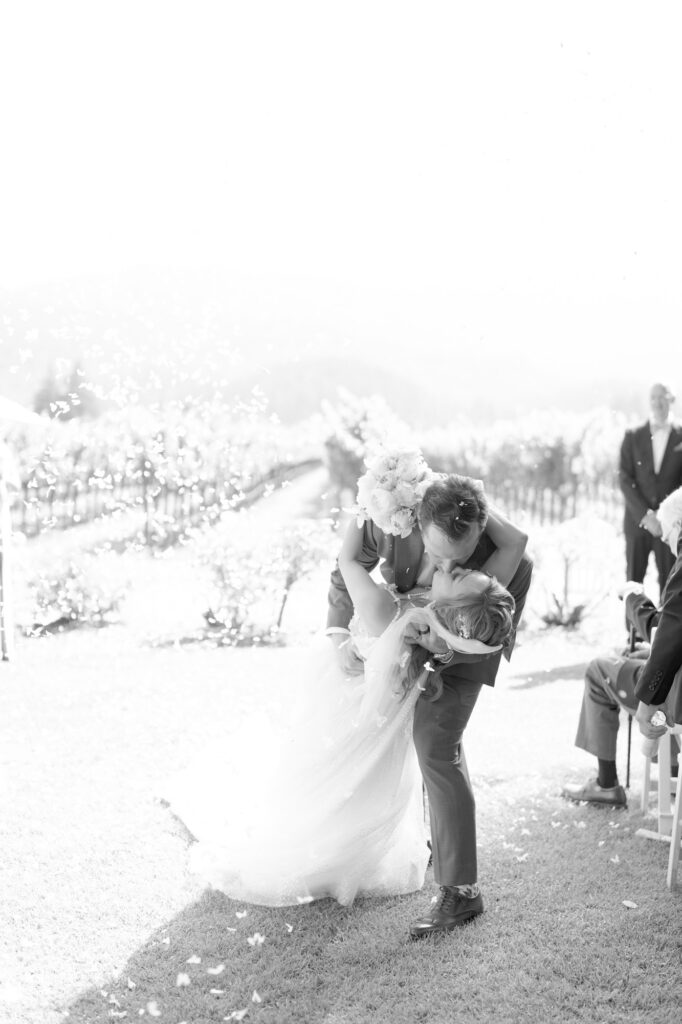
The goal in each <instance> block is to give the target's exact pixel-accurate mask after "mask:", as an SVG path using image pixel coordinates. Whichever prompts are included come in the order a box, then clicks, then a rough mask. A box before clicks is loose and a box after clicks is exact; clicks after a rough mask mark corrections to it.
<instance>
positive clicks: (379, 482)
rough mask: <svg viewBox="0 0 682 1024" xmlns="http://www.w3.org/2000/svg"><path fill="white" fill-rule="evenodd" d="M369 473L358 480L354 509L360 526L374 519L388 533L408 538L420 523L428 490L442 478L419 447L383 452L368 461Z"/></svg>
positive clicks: (366, 461)
mask: <svg viewBox="0 0 682 1024" xmlns="http://www.w3.org/2000/svg"><path fill="white" fill-rule="evenodd" d="M365 465H366V467H367V472H366V473H364V474H363V475H362V476H361V477H360V479H359V481H358V496H357V503H356V504H355V506H354V507H353V509H352V510H351V511H352V512H353V513H354V514H355V516H357V521H358V526H360V525H361V524H362V523H364V522H365V520H367V519H371V520H372V521H373V522H375V523H376V525H377V526H378V527H379V529H380V530H382V531H383V532H384V533H390V534H392V535H393V536H394V537H407V536H408V535H409V534H410V533H411V532H412V528H413V527H414V525H415V523H416V522H417V506H418V505H419V503H420V501H421V500H422V498H423V496H424V491H425V490H426V488H427V487H428V486H429V484H431V483H433V481H434V480H436V479H437V478H438V475H437V474H436V473H433V472H432V471H431V470H430V469H429V467H428V465H427V464H426V462H425V461H424V458H423V456H422V453H421V452H420V451H419V449H417V448H400V449H395V450H393V451H384V452H380V453H379V454H378V455H375V456H373V457H372V458H368V459H366V460H365Z"/></svg>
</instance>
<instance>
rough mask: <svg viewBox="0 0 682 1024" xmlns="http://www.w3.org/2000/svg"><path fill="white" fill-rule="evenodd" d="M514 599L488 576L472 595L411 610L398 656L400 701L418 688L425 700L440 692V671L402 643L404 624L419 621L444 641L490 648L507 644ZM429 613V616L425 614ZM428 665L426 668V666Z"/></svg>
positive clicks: (440, 667) (423, 652)
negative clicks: (450, 639) (458, 639)
mask: <svg viewBox="0 0 682 1024" xmlns="http://www.w3.org/2000/svg"><path fill="white" fill-rule="evenodd" d="M514 608H515V604H514V598H513V597H512V595H511V594H510V593H509V591H508V590H507V589H506V588H505V587H503V586H502V584H501V583H498V582H497V580H496V579H495V577H494V576H491V577H490V579H489V581H488V584H487V586H486V587H485V588H484V589H483V590H480V591H478V592H476V593H473V594H466V595H462V596H461V597H458V598H454V599H452V600H442V601H436V602H434V603H433V604H432V605H431V606H430V607H429V608H419V609H415V610H414V612H411V613H408V614H407V615H406V616H405V619H404V622H405V628H404V630H403V635H402V638H401V644H400V654H399V659H398V661H399V666H400V668H399V690H398V692H400V691H401V690H402V694H403V698H404V697H406V696H407V694H408V693H409V692H410V690H411V689H412V687H413V686H418V687H419V689H420V690H422V691H423V693H424V695H425V696H426V698H427V699H428V700H438V698H439V697H440V695H441V694H442V692H443V680H442V678H441V675H442V671H443V668H444V667H445V666H444V665H442V664H441V663H440V662H438V661H435V660H434V658H433V655H432V654H431V652H430V651H427V650H426V649H425V648H424V647H419V646H418V645H416V644H408V643H406V642H405V640H404V636H405V632H406V628H407V625H408V624H409V623H411V622H415V621H419V622H425V623H427V624H428V623H430V624H431V625H432V626H433V627H434V629H435V631H436V632H438V633H439V635H440V636H443V637H444V639H446V640H447V639H448V636H447V634H448V633H449V634H450V635H451V637H452V635H453V634H454V636H457V637H462V638H463V639H468V640H479V641H481V643H484V644H487V645H488V646H490V647H494V646H496V645H499V644H501V645H502V646H503V647H504V646H505V645H506V644H508V643H509V641H510V640H511V637H512V632H513V628H514V624H513V615H514ZM429 613H430V614H429ZM427 666H428V667H427Z"/></svg>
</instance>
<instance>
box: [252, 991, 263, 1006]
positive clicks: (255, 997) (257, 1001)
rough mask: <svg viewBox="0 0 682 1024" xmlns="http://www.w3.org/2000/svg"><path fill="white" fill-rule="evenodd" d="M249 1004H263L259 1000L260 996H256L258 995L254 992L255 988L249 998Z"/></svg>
mask: <svg viewBox="0 0 682 1024" xmlns="http://www.w3.org/2000/svg"><path fill="white" fill-rule="evenodd" d="M251 1002H252V1003H262V1002H263V1000H262V999H261V997H260V996H259V995H258V993H257V992H256V990H255V988H254V990H253V995H252V996H251Z"/></svg>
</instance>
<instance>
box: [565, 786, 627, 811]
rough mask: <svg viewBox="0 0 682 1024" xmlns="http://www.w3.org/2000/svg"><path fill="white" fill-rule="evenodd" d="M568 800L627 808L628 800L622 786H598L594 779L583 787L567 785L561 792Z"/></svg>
mask: <svg viewBox="0 0 682 1024" xmlns="http://www.w3.org/2000/svg"><path fill="white" fill-rule="evenodd" d="M561 795H562V796H565V797H568V799H569V800H585V801H586V802H587V803H588V804H605V805H607V806H608V807H627V803H628V798H627V797H626V795H625V790H624V789H623V787H622V786H610V787H609V788H608V789H605V788H604V787H602V786H600V785H599V783H598V782H597V780H596V779H590V781H589V782H586V783H585V784H584V785H583V786H578V785H572V784H569V785H567V786H564V788H563V789H562V790H561Z"/></svg>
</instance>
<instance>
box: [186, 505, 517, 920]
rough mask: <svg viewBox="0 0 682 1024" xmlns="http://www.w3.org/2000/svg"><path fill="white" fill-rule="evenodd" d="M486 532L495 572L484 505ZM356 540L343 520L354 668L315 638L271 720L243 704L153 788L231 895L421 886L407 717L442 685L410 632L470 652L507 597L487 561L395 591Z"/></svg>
mask: <svg viewBox="0 0 682 1024" xmlns="http://www.w3.org/2000/svg"><path fill="white" fill-rule="evenodd" d="M489 530H490V533H491V539H492V540H493V541H494V543H495V544H496V545H497V551H495V552H494V554H493V555H492V556H491V558H490V559H489V561H488V563H486V566H485V568H486V569H488V568H489V567H491V568H493V569H495V568H496V567H499V568H500V569H504V568H505V564H506V563H505V558H507V559H508V558H509V557H510V556H509V554H508V551H509V550H510V548H511V541H512V538H511V537H510V534H511V532H512V531H513V527H511V524H509V523H508V522H507V521H506V520H504V519H502V518H501V517H497V516H491V520H490V523H489ZM360 537H361V531H360V529H359V528H358V527H357V526H356V525H355V523H351V524H350V527H349V529H348V533H347V535H346V538H345V540H344V543H343V547H342V551H341V554H340V556H339V568H340V570H341V572H342V573H343V576H344V580H345V582H346V585H347V587H348V591H349V594H350V596H351V598H352V600H353V604H354V607H355V616H354V618H353V620H352V622H351V626H350V637H349V640H348V643H349V644H351V645H352V646H353V649H354V652H355V653H356V654H357V655H358V656H359V657H360V658H361V659H362V661H363V663H364V672H363V673H362V674H358V675H347V674H346V673H345V672H344V671H343V669H342V668H341V667H340V664H339V660H338V657H337V654H336V652H335V651H334V649H333V647H332V646H331V645H330V644H329V641H328V640H327V639H326V638H324V637H320V638H317V639H316V640H315V641H314V642H313V643H312V645H311V647H310V650H309V652H308V658H307V663H306V665H305V666H304V667H303V668H302V669H301V668H298V669H297V670H296V679H295V680H294V682H295V688H296V691H297V694H298V699H297V700H296V701H295V702H294V704H293V706H290V707H288V708H287V712H286V714H285V715H284V718H283V719H282V718H280V719H279V720H277V721H276V722H274V723H273V722H270V723H268V722H267V719H266V718H265V716H264V715H263V714H262V713H259V710H258V709H255V710H254V712H253V714H252V717H251V719H250V721H249V722H248V723H247V725H246V727H245V728H244V729H242V730H241V731H240V732H239V734H238V735H237V737H236V738H235V739H234V740H233V741H232V740H231V745H230V746H229V748H228V749H224V748H223V749H221V750H220V751H219V752H217V753H216V752H208V753H207V754H205V755H204V757H203V759H202V761H201V763H200V764H198V765H197V766H196V767H195V768H194V769H193V770H191V771H190V772H188V773H186V774H185V775H184V776H183V778H182V779H181V780H179V782H178V783H177V784H176V785H175V787H174V788H172V791H171V793H169V794H166V797H167V799H168V801H169V803H170V806H171V809H172V810H173V812H174V813H175V814H176V815H177V816H178V817H179V818H181V819H182V820H183V821H184V823H185V825H186V826H187V828H188V829H189V831H190V832H191V833H192V835H193V836H194V837H195V839H196V840H197V841H196V843H194V845H193V846H192V848H191V851H190V863H191V867H192V869H193V871H195V872H196V873H197V874H198V875H199V876H200V877H202V878H203V879H204V880H205V881H206V882H207V883H209V884H210V885H211V886H213V887H214V888H216V889H220V890H222V891H223V892H225V893H226V894H227V895H228V896H230V897H232V898H233V899H239V900H242V901H246V902H249V903H254V904H260V905H263V906H290V905H296V904H297V903H307V902H309V901H311V900H316V899H322V898H324V897H333V898H334V899H336V900H337V901H338V902H339V903H341V904H344V905H348V904H351V903H352V902H353V900H354V899H355V898H356V897H358V896H383V895H398V894H403V893H408V892H414V891H415V890H417V889H420V888H421V886H422V884H423V881H424V875H425V871H426V866H427V862H428V857H429V850H428V847H427V845H426V834H425V828H424V807H423V796H422V783H421V775H420V772H419V766H418V764H417V759H416V754H415V751H414V747H413V744H412V717H413V710H414V705H415V702H416V700H417V698H418V697H419V696H420V694H421V693H424V694H425V696H426V697H428V698H429V699H434V700H435V699H437V698H438V696H439V693H440V692H441V691H440V688H441V687H442V683H441V681H440V666H439V665H438V664H437V663H435V662H433V661H431V660H429V657H430V655H429V651H428V650H425V649H424V648H423V647H420V646H417V645H416V644H415V637H416V636H420V635H422V636H423V637H424V639H426V638H427V637H426V635H427V634H429V637H430V639H431V640H432V642H433V641H434V639H435V638H438V637H439V638H441V639H442V640H445V641H446V643H447V644H448V645H449V647H450V648H452V649H453V650H455V651H456V652H459V654H458V655H456V657H457V656H459V657H461V658H462V659H471V658H474V657H481V656H483V657H487V656H489V655H490V654H492V653H494V652H496V651H499V650H500V648H501V647H502V646H503V645H504V644H505V642H506V641H507V640H508V638H509V637H510V635H511V632H512V615H513V610H514V600H513V598H512V597H511V595H510V594H509V593H508V591H506V590H505V589H504V587H502V586H501V585H500V584H499V583H498V582H497V580H496V579H495V578H494V577H492V576H490V575H488V573H487V572H485V571H475V570H474V571H472V570H461V569H459V570H454V571H453V572H452V573H447V572H444V571H441V570H438V571H436V572H435V574H434V576H433V581H432V585H431V587H430V588H427V587H423V588H421V589H415V590H412V591H410V592H409V593H407V594H398V593H397V592H396V590H395V588H394V587H392V586H387V585H386V584H381V585H379V584H377V583H375V582H374V581H373V580H372V579H371V578H370V576H369V575H368V573H367V572H366V570H365V569H364V568H363V567H362V566H361V565H360V564H359V562H358V560H357V559H358V556H359V553H360ZM283 683H284V680H281V679H280V680H278V686H279V685H281V684H283ZM211 779H212V780H216V781H215V782H214V783H213V784H212V785H209V784H208V783H209V780H211Z"/></svg>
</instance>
